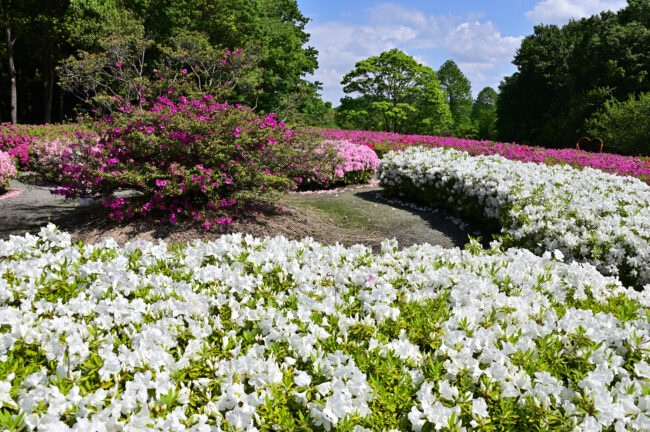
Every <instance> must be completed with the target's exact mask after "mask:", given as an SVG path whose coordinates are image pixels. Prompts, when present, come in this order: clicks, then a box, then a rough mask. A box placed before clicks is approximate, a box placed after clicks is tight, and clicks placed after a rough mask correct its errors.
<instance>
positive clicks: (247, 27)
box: [129, 0, 318, 112]
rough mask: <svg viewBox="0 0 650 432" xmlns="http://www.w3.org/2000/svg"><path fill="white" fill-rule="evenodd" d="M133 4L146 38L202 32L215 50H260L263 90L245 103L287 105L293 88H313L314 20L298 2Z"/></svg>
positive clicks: (149, 0) (267, 107) (162, 40)
mask: <svg viewBox="0 0 650 432" xmlns="http://www.w3.org/2000/svg"><path fill="white" fill-rule="evenodd" d="M129 5H130V6H129V7H130V8H131V10H132V11H133V12H134V13H135V14H136V16H138V17H139V18H140V19H141V20H142V22H143V24H144V28H145V34H147V35H152V37H153V39H154V41H155V42H156V43H158V44H166V43H168V41H169V40H171V39H172V38H174V37H175V36H177V35H179V34H181V33H183V32H187V31H198V32H201V33H203V34H205V35H207V37H208V40H209V42H210V43H211V44H212V45H213V46H215V47H222V48H224V49H226V48H227V49H233V50H234V49H237V48H242V49H244V50H245V51H247V52H252V51H255V52H257V53H258V54H259V57H260V62H259V66H260V67H261V68H262V72H263V74H262V77H261V85H260V88H261V89H262V90H263V91H262V92H261V94H259V95H255V97H254V98H253V99H251V100H248V101H246V103H247V104H249V105H251V106H256V107H257V108H258V109H260V110H262V111H267V112H268V111H271V110H275V109H277V108H278V107H280V106H281V105H282V104H283V103H286V100H287V96H288V95H290V94H291V93H293V92H294V90H296V89H297V88H299V87H300V86H308V85H309V84H308V83H307V81H306V80H305V77H306V75H307V74H312V73H313V72H314V71H315V70H316V69H317V68H318V60H317V56H318V51H316V50H315V49H314V48H313V47H310V46H306V45H307V43H308V42H309V34H308V33H306V32H305V25H306V24H307V23H308V22H309V18H307V17H305V16H304V15H302V13H301V12H300V10H299V8H298V3H297V2H296V0H219V1H213V0H178V1H173V2H171V1H170V2H165V4H162V5H161V2H159V1H153V0H134V1H132V2H129ZM298 92H300V91H298Z"/></svg>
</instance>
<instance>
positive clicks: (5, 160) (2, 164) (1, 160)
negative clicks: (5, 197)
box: [0, 151, 18, 192]
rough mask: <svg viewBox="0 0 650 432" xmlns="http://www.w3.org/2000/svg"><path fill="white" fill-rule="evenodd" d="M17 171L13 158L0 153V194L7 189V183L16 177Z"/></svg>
mask: <svg viewBox="0 0 650 432" xmlns="http://www.w3.org/2000/svg"><path fill="white" fill-rule="evenodd" d="M16 174H18V171H16V166H15V165H14V160H13V158H12V157H11V156H10V155H9V153H7V152H3V151H0V192H4V191H6V190H7V189H9V182H10V181H11V179H13V178H15V177H16Z"/></svg>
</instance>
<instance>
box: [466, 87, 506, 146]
mask: <svg viewBox="0 0 650 432" xmlns="http://www.w3.org/2000/svg"><path fill="white" fill-rule="evenodd" d="M498 97H499V95H498V93H497V92H496V91H495V90H494V89H493V88H492V87H485V88H484V89H483V90H481V91H480V92H479V93H478V96H476V100H475V101H474V104H473V106H472V114H471V119H472V122H473V123H474V126H475V127H476V130H477V135H478V138H479V139H489V140H493V139H496V136H497V133H496V119H497V99H498Z"/></svg>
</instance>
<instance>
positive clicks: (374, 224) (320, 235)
mask: <svg viewBox="0 0 650 432" xmlns="http://www.w3.org/2000/svg"><path fill="white" fill-rule="evenodd" d="M12 188H14V189H21V190H22V193H20V194H18V195H16V196H14V197H11V198H7V199H1V200H0V239H7V238H9V236H10V235H23V234H24V233H25V232H31V233H35V232H38V230H39V229H40V227H41V226H42V225H45V224H47V223H48V222H52V223H55V224H56V225H58V226H59V227H60V228H61V229H63V230H65V231H67V232H69V233H70V234H71V235H72V238H73V241H75V242H77V241H83V242H85V243H94V242H96V241H99V240H101V239H102V238H104V237H113V238H114V239H115V240H116V241H117V242H118V243H120V244H124V243H126V242H128V241H133V240H136V239H146V240H156V239H162V240H165V241H167V242H174V243H175V242H191V241H193V240H194V239H202V240H211V239H214V238H217V237H219V236H221V235H223V234H224V233H232V232H243V233H250V234H252V235H255V236H258V237H266V236H276V235H283V236H285V237H288V238H292V239H299V238H302V237H306V236H308V237H312V238H314V239H315V240H317V241H319V242H321V243H324V244H335V243H341V244H344V245H351V244H355V243H362V244H365V245H368V246H371V247H372V248H373V249H375V250H377V249H378V248H379V245H380V243H381V242H382V241H383V240H384V239H390V238H396V239H397V241H398V242H399V245H400V246H402V247H408V246H411V245H413V244H418V243H431V244H438V245H441V246H443V247H447V248H450V247H454V246H459V247H462V246H463V245H464V244H465V243H467V239H468V235H472V236H477V235H482V236H483V238H485V239H489V238H490V235H489V233H481V232H480V230H479V229H477V227H475V226H471V225H466V224H463V223H459V222H460V221H458V220H455V219H454V218H450V217H448V216H445V215H444V214H442V213H439V212H432V211H431V209H428V210H424V209H415V208H411V207H409V206H406V205H400V204H395V203H390V202H388V201H386V200H385V199H383V196H382V195H381V188H379V187H376V186H365V187H351V188H347V189H345V190H339V191H338V192H337V191H335V192H330V193H321V194H290V195H287V196H285V197H284V198H283V199H282V200H281V202H280V203H279V204H281V205H282V207H283V209H282V210H280V209H279V207H278V208H276V209H275V210H273V211H268V212H266V213H263V214H261V215H260V216H259V217H258V218H257V219H255V220H253V221H245V220H242V221H236V222H235V223H234V224H232V225H229V226H222V227H220V228H219V229H212V230H205V229H203V228H202V227H198V226H196V225H192V224H189V225H188V224H174V225H169V224H161V223H152V222H146V221H140V222H131V223H129V224H116V223H114V222H112V221H111V220H110V218H109V217H108V214H107V212H106V211H105V210H104V209H103V208H102V206H101V205H99V204H91V205H90V206H81V205H79V203H78V202H77V201H72V200H69V201H66V200H64V199H63V198H62V197H60V196H57V195H52V194H51V193H50V188H49V187H47V186H45V185H38V184H34V183H33V182H32V183H26V182H20V181H15V182H14V183H13V184H12Z"/></svg>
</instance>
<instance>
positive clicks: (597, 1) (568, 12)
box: [526, 0, 627, 24]
mask: <svg viewBox="0 0 650 432" xmlns="http://www.w3.org/2000/svg"><path fill="white" fill-rule="evenodd" d="M626 4H627V2H626V1H625V0H542V1H540V2H538V3H537V4H536V5H535V7H534V8H533V9H532V10H530V11H528V12H526V18H528V19H529V20H530V21H532V22H534V23H536V24H537V23H544V24H566V23H567V22H568V21H569V20H570V19H571V18H574V19H579V18H584V17H589V16H591V15H594V14H597V13H600V12H602V11H605V10H612V11H617V10H619V9H621V8H623V7H625V5H626Z"/></svg>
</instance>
